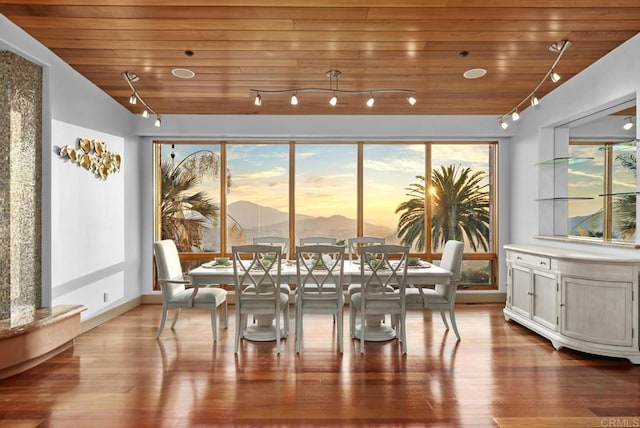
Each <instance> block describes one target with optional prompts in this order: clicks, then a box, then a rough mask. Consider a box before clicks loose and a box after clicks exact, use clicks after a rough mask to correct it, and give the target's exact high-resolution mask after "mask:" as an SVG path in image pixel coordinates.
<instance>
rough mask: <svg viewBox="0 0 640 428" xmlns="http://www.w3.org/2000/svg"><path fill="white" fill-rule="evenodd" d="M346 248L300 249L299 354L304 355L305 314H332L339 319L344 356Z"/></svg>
mask: <svg viewBox="0 0 640 428" xmlns="http://www.w3.org/2000/svg"><path fill="white" fill-rule="evenodd" d="M343 273H344V248H343V247H342V246H339V245H327V244H324V245H322V244H320V245H305V246H298V247H296V277H297V285H298V293H296V323H295V328H296V352H297V353H300V348H301V346H302V337H303V324H304V319H303V318H304V314H305V313H308V314H331V315H333V319H334V320H337V326H336V330H337V340H338V351H339V352H341V353H342V324H343V322H342V320H343V314H342V312H343V308H344V295H343V294H342V277H343Z"/></svg>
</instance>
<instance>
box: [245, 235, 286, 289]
mask: <svg viewBox="0 0 640 428" xmlns="http://www.w3.org/2000/svg"><path fill="white" fill-rule="evenodd" d="M253 243H254V245H257V244H263V245H274V246H279V247H280V248H281V251H282V253H281V254H282V258H287V257H288V254H289V238H285V237H282V236H258V237H255V238H253ZM280 291H282V292H283V293H286V294H287V295H290V294H291V286H290V285H289V284H280Z"/></svg>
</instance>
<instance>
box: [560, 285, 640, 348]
mask: <svg viewBox="0 0 640 428" xmlns="http://www.w3.org/2000/svg"><path fill="white" fill-rule="evenodd" d="M632 285H633V284H632V283H630V282H617V281H604V280H597V281H596V280H590V279H584V278H574V277H563V278H562V286H561V291H560V292H561V301H562V304H561V308H562V321H561V332H562V334H564V335H566V336H569V337H573V338H576V339H579V340H584V341H588V342H594V343H600V344H606V345H618V346H631V345H632V342H633V332H632V328H633V320H632V313H633V311H632V300H631V299H632V294H631V292H632Z"/></svg>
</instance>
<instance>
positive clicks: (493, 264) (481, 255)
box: [153, 139, 499, 290]
mask: <svg viewBox="0 0 640 428" xmlns="http://www.w3.org/2000/svg"><path fill="white" fill-rule="evenodd" d="M171 144H174V145H178V144H180V145H182V144H198V145H207V144H212V145H218V146H219V147H220V171H226V170H227V156H226V155H227V145H228V144H229V145H239V144H249V145H251V144H288V147H289V172H288V173H289V239H290V242H291V243H293V245H290V246H289V248H290V254H289V257H293V251H294V250H295V244H294V243H295V242H296V241H295V239H297V236H296V231H295V215H296V211H295V208H296V207H295V184H296V183H295V177H296V168H295V166H296V165H295V160H296V157H295V156H296V146H299V145H313V144H320V145H327V144H341V145H348V144H353V145H355V146H356V162H357V166H356V170H357V171H356V180H357V185H356V189H357V204H356V212H357V215H356V217H357V218H356V224H357V236H362V233H363V227H364V224H363V221H364V190H363V186H364V167H363V162H364V146H365V145H368V144H369V145H381V144H389V145H393V144H403V145H406V144H422V145H424V147H425V150H424V153H425V155H424V163H425V168H424V174H425V178H427V177H431V176H432V167H433V165H432V156H431V149H432V147H433V146H434V145H442V144H445V145H465V144H467V145H468V144H484V145H488V146H489V150H490V151H489V159H488V174H487V179H488V180H489V200H490V213H489V214H490V231H489V234H490V236H489V247H490V248H489V250H488V251H487V252H465V254H464V260H463V266H464V261H467V260H468V261H476V260H481V261H487V262H488V264H489V275H490V278H489V283H488V284H487V285H484V284H462V285H461V287H462V288H464V289H478V290H497V289H498V288H499V287H498V283H497V278H498V270H499V266H498V257H497V255H498V254H497V234H498V199H497V195H498V189H497V187H498V171H497V165H498V162H497V156H498V150H497V148H498V141H493V140H492V141H483V140H474V141H338V140H335V141H304V140H301V141H281V140H277V141H274V140H267V141H244V140H234V141H225V140H198V141H192V140H173V139H172V140H154V141H153V145H154V150H153V155H154V165H155V167H154V172H153V173H154V180H153V182H154V187H155V188H154V192H153V193H154V207H155V212H154V240H156V239H159V238H158V237H159V236H160V230H161V225H160V210H159V207H160V183H161V178H160V174H159V169H160V164H161V159H160V157H161V147H163V146H166V145H171ZM232 179H233V178H232ZM226 194H227V177H226V174H220V196H219V200H220V221H219V230H220V249H219V250H218V251H215V252H202V253H195V252H189V253H182V252H181V253H180V259H181V261H182V262H183V270H184V271H185V272H187V271H189V270H190V269H193V268H194V267H196V266H198V265H199V264H200V263H202V262H203V261H205V260H210V259H212V258H214V257H216V256H225V255H227V253H228V252H227V251H226V250H225V249H226V246H227V233H228V231H227V222H226V218H227V198H226ZM427 199H428V198H425V230H431V222H432V212H431V211H432V210H431V206H430V204H428V203H427ZM431 248H432V245H431V233H426V234H425V250H424V251H423V252H412V253H411V255H412V257H414V256H415V257H421V258H425V259H426V260H429V261H431V262H435V263H438V262H439V260H440V259H441V258H442V253H441V252H436V251H432V250H431ZM154 282H155V281H154ZM154 289H157V284H155V286H154Z"/></svg>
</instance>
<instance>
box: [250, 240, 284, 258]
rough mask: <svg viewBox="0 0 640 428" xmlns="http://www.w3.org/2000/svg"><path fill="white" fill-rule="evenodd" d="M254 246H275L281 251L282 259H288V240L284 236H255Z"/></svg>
mask: <svg viewBox="0 0 640 428" xmlns="http://www.w3.org/2000/svg"><path fill="white" fill-rule="evenodd" d="M253 243H254V244H265V245H277V246H280V247H281V249H282V258H283V259H286V258H288V257H289V238H285V237H284V236H256V237H255V238H253Z"/></svg>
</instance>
